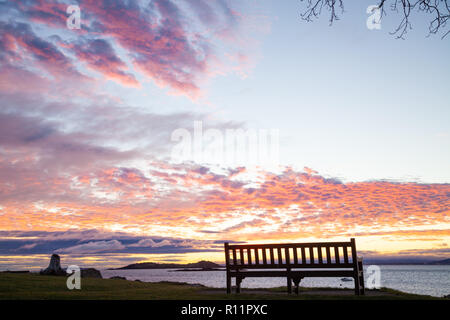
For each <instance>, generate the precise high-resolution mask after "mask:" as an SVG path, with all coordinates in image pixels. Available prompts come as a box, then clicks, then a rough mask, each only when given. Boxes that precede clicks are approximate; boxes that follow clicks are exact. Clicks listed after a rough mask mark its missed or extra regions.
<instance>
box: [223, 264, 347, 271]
mask: <svg viewBox="0 0 450 320" xmlns="http://www.w3.org/2000/svg"><path fill="white" fill-rule="evenodd" d="M287 267H289V268H291V269H352V268H353V267H354V265H353V264H352V263H348V264H346V263H340V264H335V263H333V264H331V265H328V264H317V263H316V264H309V263H307V264H301V263H300V264H292V263H291V264H290V265H287V264H282V265H279V264H273V265H272V264H266V265H264V264H251V265H249V264H246V265H236V266H235V265H232V264H231V265H230V266H229V268H230V270H236V269H239V270H243V269H286V268H287Z"/></svg>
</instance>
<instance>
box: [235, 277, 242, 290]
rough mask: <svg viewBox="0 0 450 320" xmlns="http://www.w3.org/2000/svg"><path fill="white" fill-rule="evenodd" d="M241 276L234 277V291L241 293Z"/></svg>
mask: <svg viewBox="0 0 450 320" xmlns="http://www.w3.org/2000/svg"><path fill="white" fill-rule="evenodd" d="M241 282H242V278H241V277H236V293H241Z"/></svg>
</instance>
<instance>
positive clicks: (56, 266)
mask: <svg viewBox="0 0 450 320" xmlns="http://www.w3.org/2000/svg"><path fill="white" fill-rule="evenodd" d="M40 274H42V275H49V276H50V275H51V276H65V275H66V271H65V270H64V269H62V268H61V259H60V258H59V255H57V254H52V257H51V258H50V264H49V265H48V267H47V269H43V270H41V272H40Z"/></svg>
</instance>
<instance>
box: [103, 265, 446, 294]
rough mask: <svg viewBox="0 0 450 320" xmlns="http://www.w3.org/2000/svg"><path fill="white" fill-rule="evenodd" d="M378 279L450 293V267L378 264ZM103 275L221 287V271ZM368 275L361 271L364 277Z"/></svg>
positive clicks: (259, 283) (314, 283) (255, 283)
mask: <svg viewBox="0 0 450 320" xmlns="http://www.w3.org/2000/svg"><path fill="white" fill-rule="evenodd" d="M379 267H380V271H381V272H380V282H381V286H382V287H388V288H392V289H397V290H400V291H403V292H409V293H416V294H424V295H430V296H435V297H442V296H444V295H448V294H450V266H445V265H443V266H422V265H382V266H379ZM101 272H102V275H103V277H104V278H110V277H113V276H122V277H126V278H127V279H128V280H137V279H138V280H141V281H146V282H158V281H176V282H187V283H199V284H203V285H205V286H208V287H215V288H223V287H225V272H224V271H198V272H192V271H191V272H189V271H188V272H185V271H176V272H173V270H170V269H150V270H101ZM367 276H368V274H367V271H366V270H365V277H366V278H367ZM301 284H302V286H305V287H335V288H353V281H349V282H344V281H342V280H341V279H340V278H305V279H303V280H302V282H301ZM285 285H286V280H285V279H283V278H246V279H244V281H243V282H242V287H243V288H264V287H265V288H269V287H279V286H285Z"/></svg>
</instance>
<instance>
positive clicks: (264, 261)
mask: <svg viewBox="0 0 450 320" xmlns="http://www.w3.org/2000/svg"><path fill="white" fill-rule="evenodd" d="M262 252H263V264H267V254H266V248H264V249H262Z"/></svg>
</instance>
